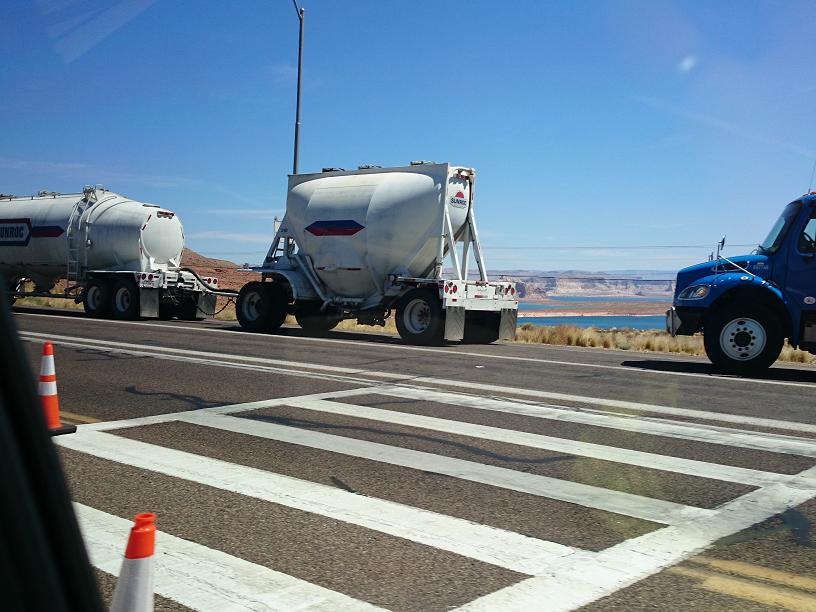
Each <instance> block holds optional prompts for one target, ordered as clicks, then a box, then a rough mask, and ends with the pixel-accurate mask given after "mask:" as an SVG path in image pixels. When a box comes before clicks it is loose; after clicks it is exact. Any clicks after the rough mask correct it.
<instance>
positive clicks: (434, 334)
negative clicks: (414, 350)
mask: <svg viewBox="0 0 816 612" xmlns="http://www.w3.org/2000/svg"><path fill="white" fill-rule="evenodd" d="M397 331H398V332H399V335H400V337H402V339H403V340H404V341H405V342H407V343H409V344H424V345H429V344H442V338H443V335H444V333H445V313H444V311H443V310H442V304H441V303H440V301H439V297H438V296H437V295H436V293H435V291H430V290H428V289H411V290H410V291H409V292H408V293H406V294H405V295H404V296H402V299H401V300H400V301H399V303H398V304H397Z"/></svg>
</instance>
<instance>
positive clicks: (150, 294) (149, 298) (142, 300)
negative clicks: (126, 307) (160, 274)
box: [139, 288, 160, 319]
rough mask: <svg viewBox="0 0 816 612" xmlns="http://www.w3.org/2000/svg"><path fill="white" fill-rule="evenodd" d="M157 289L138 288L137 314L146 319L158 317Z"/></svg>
mask: <svg viewBox="0 0 816 612" xmlns="http://www.w3.org/2000/svg"><path fill="white" fill-rule="evenodd" d="M159 293H160V291H159V289H144V288H140V289H139V316H140V317H144V318H146V319H157V318H158V317H159Z"/></svg>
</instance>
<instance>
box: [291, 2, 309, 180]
mask: <svg viewBox="0 0 816 612" xmlns="http://www.w3.org/2000/svg"><path fill="white" fill-rule="evenodd" d="M292 4H294V5H295V10H296V11H297V16H298V19H299V20H300V37H299V39H298V67H297V109H296V110H295V159H294V162H293V163H292V174H297V173H298V155H299V153H300V82H301V80H300V79H301V74H302V72H303V20H304V18H305V17H306V9H303V8H300V7H299V6H298V4H297V0H292Z"/></svg>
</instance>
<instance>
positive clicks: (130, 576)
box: [110, 556, 153, 612]
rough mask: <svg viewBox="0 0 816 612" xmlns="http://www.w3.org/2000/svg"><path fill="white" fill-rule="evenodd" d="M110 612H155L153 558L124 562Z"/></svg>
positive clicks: (125, 560)
mask: <svg viewBox="0 0 816 612" xmlns="http://www.w3.org/2000/svg"><path fill="white" fill-rule="evenodd" d="M110 612H153V557H152V556H151V557H143V558H141V559H128V558H125V559H124V560H123V561H122V569H121V570H120V571H119V579H118V580H117V581H116V589H115V590H114V591H113V600H112V601H111V607H110Z"/></svg>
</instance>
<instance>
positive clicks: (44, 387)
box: [38, 380, 57, 397]
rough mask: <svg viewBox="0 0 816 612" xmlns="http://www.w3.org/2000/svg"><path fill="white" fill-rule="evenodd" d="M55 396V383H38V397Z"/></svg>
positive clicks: (52, 381) (53, 381) (54, 381)
mask: <svg viewBox="0 0 816 612" xmlns="http://www.w3.org/2000/svg"><path fill="white" fill-rule="evenodd" d="M56 394H57V381H56V380H51V381H47V382H45V381H42V380H41V381H40V387H39V390H38V395H40V397H42V396H43V395H56Z"/></svg>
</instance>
